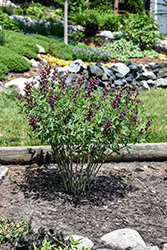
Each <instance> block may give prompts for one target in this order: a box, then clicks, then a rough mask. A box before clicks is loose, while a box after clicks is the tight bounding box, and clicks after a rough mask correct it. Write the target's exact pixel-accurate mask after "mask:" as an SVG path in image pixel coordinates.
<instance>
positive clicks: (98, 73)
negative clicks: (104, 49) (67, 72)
mask: <svg viewBox="0 0 167 250" xmlns="http://www.w3.org/2000/svg"><path fill="white" fill-rule="evenodd" d="M87 69H88V71H89V72H90V74H91V75H93V76H102V75H103V73H104V72H103V70H102V69H101V68H100V67H98V66H96V65H93V64H90V65H88V67H87Z"/></svg>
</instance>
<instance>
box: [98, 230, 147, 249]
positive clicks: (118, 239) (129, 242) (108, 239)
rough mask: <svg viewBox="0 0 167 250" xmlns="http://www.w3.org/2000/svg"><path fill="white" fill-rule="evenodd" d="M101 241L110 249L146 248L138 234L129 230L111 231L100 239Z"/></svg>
mask: <svg viewBox="0 0 167 250" xmlns="http://www.w3.org/2000/svg"><path fill="white" fill-rule="evenodd" d="M101 240H102V241H104V242H105V243H106V244H109V245H110V246H111V247H114V248H119V249H126V248H135V247H137V246H138V245H141V246H143V247H146V244H145V242H144V240H143V239H142V237H141V236H140V234H139V233H138V232H137V231H136V230H134V229H131V228H124V229H118V230H115V231H112V232H111V233H108V234H105V235H104V236H102V237H101Z"/></svg>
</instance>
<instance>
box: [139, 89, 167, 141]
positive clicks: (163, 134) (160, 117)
mask: <svg viewBox="0 0 167 250" xmlns="http://www.w3.org/2000/svg"><path fill="white" fill-rule="evenodd" d="M140 98H141V99H142V100H143V102H144V107H145V108H146V111H147V112H146V114H147V115H148V117H149V118H152V119H153V124H152V125H151V128H150V129H151V133H150V137H149V142H151V143H155V142H167V109H166V108H167V89H154V90H150V91H143V92H141V95H140Z"/></svg>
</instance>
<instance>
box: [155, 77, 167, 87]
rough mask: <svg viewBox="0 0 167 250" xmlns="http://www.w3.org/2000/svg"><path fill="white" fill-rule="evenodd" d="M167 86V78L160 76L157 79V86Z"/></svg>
mask: <svg viewBox="0 0 167 250" xmlns="http://www.w3.org/2000/svg"><path fill="white" fill-rule="evenodd" d="M166 86H167V79H166V78H159V79H157V80H156V81H155V87H156V88H157V87H166Z"/></svg>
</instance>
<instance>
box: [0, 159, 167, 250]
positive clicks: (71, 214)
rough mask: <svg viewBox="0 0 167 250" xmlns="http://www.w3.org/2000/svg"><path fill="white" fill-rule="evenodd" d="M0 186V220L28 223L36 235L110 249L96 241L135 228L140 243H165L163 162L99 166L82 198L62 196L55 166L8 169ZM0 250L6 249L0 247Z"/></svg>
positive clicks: (165, 172)
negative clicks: (57, 235) (47, 232)
mask: <svg viewBox="0 0 167 250" xmlns="http://www.w3.org/2000/svg"><path fill="white" fill-rule="evenodd" d="M6 167H8V169H9V171H8V175H7V176H6V177H5V179H4V180H3V182H2V184H1V185H0V217H1V218H6V217H9V218H12V215H11V213H14V215H13V219H14V220H15V221H16V222H17V223H18V222H19V221H20V219H21V218H24V219H26V220H27V221H28V220H29V218H30V216H33V220H32V226H33V228H34V231H37V230H38V229H39V228H40V227H41V226H43V227H45V228H46V229H50V228H53V229H56V230H57V232H60V231H62V232H63V234H64V235H65V236H67V235H72V234H77V235H80V236H85V237H86V236H87V237H88V238H89V239H90V240H92V241H93V242H94V244H95V245H94V247H93V249H97V248H104V247H105V248H110V249H111V247H109V246H106V245H104V244H103V243H101V241H100V237H101V236H103V235H104V234H106V233H108V232H111V231H113V230H116V229H121V228H132V229H135V230H137V231H138V232H139V233H140V235H141V236H142V238H143V239H144V241H145V242H146V244H147V245H148V244H149V245H154V246H155V245H156V246H158V247H160V248H161V247H162V244H164V243H167V209H166V207H167V165H166V162H130V163H128V162H120V163H104V165H103V166H102V168H101V170H100V172H99V174H98V176H97V179H96V183H94V186H93V188H92V189H91V191H90V192H89V193H88V194H85V195H83V194H81V195H77V196H75V197H74V196H73V195H69V194H67V193H66V192H65V190H64V187H63V183H62V179H61V176H60V173H59V171H58V169H57V166H56V164H44V165H37V164H32V165H24V166H23V165H8V166H6ZM1 249H6V248H5V246H2V247H1Z"/></svg>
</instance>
